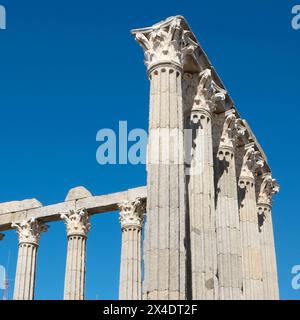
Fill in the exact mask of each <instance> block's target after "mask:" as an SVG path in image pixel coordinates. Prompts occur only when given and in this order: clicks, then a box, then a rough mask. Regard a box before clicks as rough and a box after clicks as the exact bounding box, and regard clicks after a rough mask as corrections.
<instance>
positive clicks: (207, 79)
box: [191, 69, 227, 122]
mask: <svg viewBox="0 0 300 320" xmlns="http://www.w3.org/2000/svg"><path fill="white" fill-rule="evenodd" d="M226 94H227V92H226V90H224V89H222V88H220V87H219V86H218V85H217V84H216V83H215V82H214V80H213V78H212V72H211V70H210V69H205V70H204V71H202V72H201V73H200V74H199V84H198V87H197V93H196V96H195V98H194V105H193V108H192V112H191V120H192V121H194V122H195V121H197V122H198V121H199V119H198V117H197V116H196V115H197V113H198V112H199V111H201V110H203V109H204V110H206V111H208V112H213V111H215V109H216V106H217V103H218V102H219V101H225V99H226Z"/></svg>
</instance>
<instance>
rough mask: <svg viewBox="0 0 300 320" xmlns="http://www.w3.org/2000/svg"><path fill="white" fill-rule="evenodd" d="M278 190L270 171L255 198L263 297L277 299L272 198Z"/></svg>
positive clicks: (262, 181)
mask: <svg viewBox="0 0 300 320" xmlns="http://www.w3.org/2000/svg"><path fill="white" fill-rule="evenodd" d="M277 192H279V185H278V184H277V182H276V180H275V179H273V178H272V175H271V173H269V172H268V173H265V174H264V175H263V176H262V178H261V183H260V188H259V195H258V199H257V212H258V222H259V236H260V248H261V255H262V272H263V299H265V300H278V299H279V288H278V277H277V264H276V253H275V244H274V233H273V223H272V198H273V195H274V194H276V193H277Z"/></svg>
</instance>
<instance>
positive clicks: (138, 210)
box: [0, 198, 146, 245]
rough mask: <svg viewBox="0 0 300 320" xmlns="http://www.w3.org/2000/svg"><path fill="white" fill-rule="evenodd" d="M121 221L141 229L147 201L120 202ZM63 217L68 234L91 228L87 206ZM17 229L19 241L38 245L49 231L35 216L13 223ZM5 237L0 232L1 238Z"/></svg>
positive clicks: (86, 231)
mask: <svg viewBox="0 0 300 320" xmlns="http://www.w3.org/2000/svg"><path fill="white" fill-rule="evenodd" d="M119 208H120V223H121V227H122V229H123V230H124V229H130V228H137V229H141V228H142V225H143V223H144V217H145V210H146V208H145V201H144V200H142V199H140V198H138V199H135V200H133V201H124V202H122V203H120V204H119ZM60 217H61V219H62V220H63V221H64V222H65V224H66V229H67V235H68V237H70V236H82V237H86V236H87V234H88V232H89V231H90V229H91V223H90V215H89V213H88V211H87V210H86V209H85V208H82V209H78V210H69V211H66V212H61V213H60ZM12 227H13V228H15V229H16V231H17V234H18V238H19V243H20V244H21V243H30V244H33V245H38V243H39V240H40V237H41V234H42V233H43V232H46V231H48V228H49V227H48V226H47V225H46V224H45V223H43V222H42V221H39V220H37V219H35V218H30V219H24V220H22V221H21V222H14V223H12ZM3 237H4V235H3V234H0V240H2V239H3Z"/></svg>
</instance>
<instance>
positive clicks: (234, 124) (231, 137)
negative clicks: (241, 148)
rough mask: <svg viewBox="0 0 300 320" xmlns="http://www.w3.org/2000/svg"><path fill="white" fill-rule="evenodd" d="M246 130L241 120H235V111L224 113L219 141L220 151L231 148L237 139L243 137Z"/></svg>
mask: <svg viewBox="0 0 300 320" xmlns="http://www.w3.org/2000/svg"><path fill="white" fill-rule="evenodd" d="M245 131H246V128H245V126H244V124H243V121H242V119H237V118H236V115H235V110H230V111H229V112H227V113H226V116H225V121H224V124H223V131H222V135H221V139H220V149H223V148H225V149H226V148H231V149H232V148H233V147H234V144H235V142H236V139H237V138H238V137H243V136H244V135H245Z"/></svg>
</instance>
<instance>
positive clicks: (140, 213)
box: [119, 199, 145, 300]
mask: <svg viewBox="0 0 300 320" xmlns="http://www.w3.org/2000/svg"><path fill="white" fill-rule="evenodd" d="M119 208H120V222H121V227H122V249H121V267H120V287H119V299H120V300H141V299H142V257H141V255H142V252H141V251H142V250H141V249H142V246H141V242H142V226H143V223H144V212H145V204H144V203H143V202H142V201H141V200H140V199H136V200H134V201H125V202H123V203H121V204H119Z"/></svg>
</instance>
